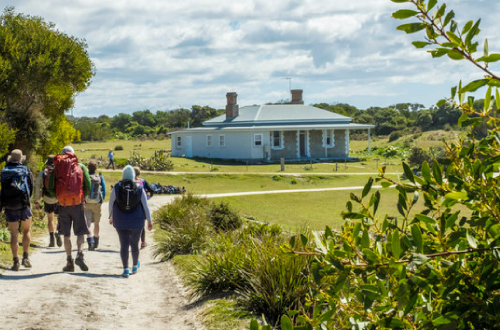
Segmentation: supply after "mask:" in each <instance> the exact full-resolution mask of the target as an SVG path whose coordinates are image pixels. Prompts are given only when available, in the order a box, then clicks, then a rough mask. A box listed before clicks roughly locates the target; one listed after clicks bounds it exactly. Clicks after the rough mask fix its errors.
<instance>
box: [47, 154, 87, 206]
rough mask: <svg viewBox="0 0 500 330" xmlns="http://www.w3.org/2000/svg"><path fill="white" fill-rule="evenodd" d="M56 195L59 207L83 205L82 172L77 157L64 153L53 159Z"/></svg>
mask: <svg viewBox="0 0 500 330" xmlns="http://www.w3.org/2000/svg"><path fill="white" fill-rule="evenodd" d="M54 166H55V169H54V173H55V179H56V195H57V200H58V202H59V205H61V206H74V205H80V204H83V203H84V198H85V196H84V193H83V171H82V168H81V167H80V165H78V157H76V155H75V154H72V153H70V152H66V153H65V154H64V155H56V156H55V157H54Z"/></svg>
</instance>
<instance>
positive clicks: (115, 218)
mask: <svg viewBox="0 0 500 330" xmlns="http://www.w3.org/2000/svg"><path fill="white" fill-rule="evenodd" d="M145 219H146V220H147V221H148V230H151V229H153V223H152V220H151V213H150V212H149V207H148V202H147V197H146V193H145V191H144V189H143V188H142V186H141V185H140V184H138V183H137V182H136V181H135V172H134V168H133V167H132V166H130V165H127V166H125V168H124V169H123V172H122V181H120V182H118V183H117V184H116V185H115V186H114V188H113V191H112V192H111V196H110V198H109V223H110V224H112V225H113V227H115V229H116V232H117V233H118V237H119V239H120V257H121V259H122V264H123V273H122V277H128V276H129V275H130V269H129V266H128V259H129V247H130V250H131V251H132V264H133V267H132V274H135V273H137V270H138V269H139V267H140V265H141V264H140V262H139V239H140V237H141V232H142V230H143V227H144V220H145Z"/></svg>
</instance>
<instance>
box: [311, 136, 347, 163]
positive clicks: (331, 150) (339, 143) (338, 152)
mask: <svg viewBox="0 0 500 330" xmlns="http://www.w3.org/2000/svg"><path fill="white" fill-rule="evenodd" d="M345 132H346V131H345V130H335V131H334V141H335V144H334V146H333V147H328V148H325V147H324V146H323V131H322V130H315V131H309V148H310V152H311V158H344V157H347V156H348V153H347V152H346V146H345V143H346V136H345V134H346V133H345Z"/></svg>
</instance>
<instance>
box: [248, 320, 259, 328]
mask: <svg viewBox="0 0 500 330" xmlns="http://www.w3.org/2000/svg"><path fill="white" fill-rule="evenodd" d="M250 330H259V323H258V322H257V321H256V320H252V321H250Z"/></svg>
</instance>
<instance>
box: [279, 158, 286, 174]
mask: <svg viewBox="0 0 500 330" xmlns="http://www.w3.org/2000/svg"><path fill="white" fill-rule="evenodd" d="M280 161H281V172H284V171H285V158H283V157H281V159H280Z"/></svg>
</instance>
